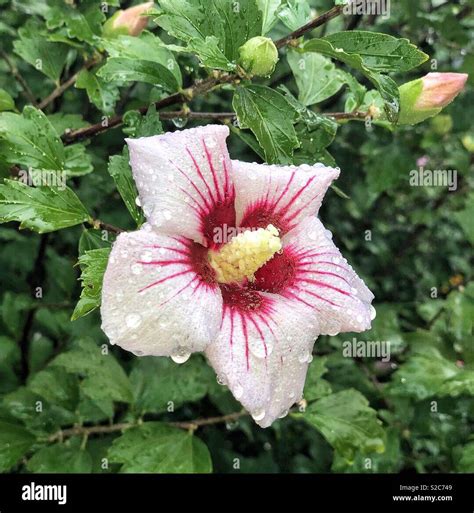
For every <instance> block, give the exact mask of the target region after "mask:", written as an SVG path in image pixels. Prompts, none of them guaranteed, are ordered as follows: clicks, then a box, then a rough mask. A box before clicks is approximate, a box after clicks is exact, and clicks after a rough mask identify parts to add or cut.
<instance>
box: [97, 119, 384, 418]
mask: <svg viewBox="0 0 474 513" xmlns="http://www.w3.org/2000/svg"><path fill="white" fill-rule="evenodd" d="M228 134H229V130H228V128H227V127H225V126H216V125H208V126H205V127H200V128H193V129H189V130H183V131H177V132H174V133H167V134H164V135H159V136H154V137H144V138H141V139H129V140H127V143H128V145H129V148H130V162H131V166H132V170H133V175H134V178H135V182H136V184H137V187H138V191H139V195H140V202H141V205H142V206H143V210H144V212H145V214H146V216H147V221H148V222H147V223H146V224H145V225H144V226H143V227H142V228H141V229H140V230H138V231H136V232H133V233H124V234H121V235H120V236H119V237H118V238H117V241H116V242H115V244H114V246H113V249H112V253H111V257H110V261H109V264H108V267H107V270H106V273H105V276H104V283H103V293H102V319H103V324H102V327H103V329H104V331H105V333H106V334H107V335H108V337H109V339H110V341H111V343H112V344H118V345H120V346H121V347H123V348H125V349H127V350H129V351H132V352H134V353H135V354H137V355H155V356H171V357H172V358H173V359H174V360H175V361H177V362H184V361H186V359H187V358H188V357H189V355H190V354H191V353H193V352H195V351H204V353H205V355H206V357H207V359H208V361H209V363H210V364H211V365H212V367H213V368H214V369H215V371H216V373H217V375H218V378H219V381H221V382H223V383H225V384H226V385H227V386H228V387H229V388H230V390H231V391H232V393H233V394H234V396H235V397H236V399H238V400H239V401H240V402H241V403H242V404H243V406H244V407H245V408H246V409H247V410H248V411H249V412H250V413H251V414H252V416H253V417H254V419H255V421H256V422H257V423H258V424H259V425H260V426H262V427H267V426H269V425H270V424H271V423H272V422H273V421H274V420H275V419H277V418H278V417H280V416H281V415H283V414H284V413H285V412H287V411H288V409H289V408H290V407H291V406H292V405H293V404H294V403H295V402H297V401H299V400H300V399H301V397H302V393H303V386H304V382H305V377H306V372H307V369H308V365H309V363H310V361H311V353H312V349H313V345H314V342H315V339H316V338H317V337H318V335H319V334H329V335H335V334H337V333H339V332H343V331H356V332H360V331H364V330H366V329H369V328H370V324H371V318H373V314H372V312H374V309H373V307H371V305H370V303H371V301H372V299H373V294H372V293H371V292H370V291H369V289H368V288H367V287H366V286H365V284H364V283H363V281H362V280H361V279H360V278H359V277H358V276H357V275H356V274H355V272H354V271H353V269H352V268H351V267H350V265H349V264H348V263H347V261H346V260H345V259H344V258H343V257H342V256H341V254H340V252H339V250H338V249H337V248H336V246H335V245H334V243H333V242H332V240H331V236H330V233H329V232H328V231H327V230H325V229H324V227H323V225H322V224H321V222H320V221H319V220H318V219H317V217H316V215H317V213H318V210H319V207H320V206H321V201H322V199H323V196H324V194H325V192H326V190H327V188H328V187H329V185H330V184H331V182H332V181H333V180H334V179H335V178H337V176H338V175H339V170H336V169H332V168H329V167H325V166H324V165H322V164H316V165H314V166H308V165H303V166H299V167H295V166H281V167H280V166H270V165H263V164H249V163H245V162H239V161H231V160H230V158H229V154H228V151H227V147H226V144H225V139H226V137H227V136H228ZM229 234H230V235H231V237H232V236H233V238H231V240H228V235H229Z"/></svg>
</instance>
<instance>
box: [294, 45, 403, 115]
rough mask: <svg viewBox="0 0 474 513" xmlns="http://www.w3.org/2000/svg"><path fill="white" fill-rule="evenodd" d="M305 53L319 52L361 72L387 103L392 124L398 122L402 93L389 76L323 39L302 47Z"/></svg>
mask: <svg viewBox="0 0 474 513" xmlns="http://www.w3.org/2000/svg"><path fill="white" fill-rule="evenodd" d="M302 51H303V52H317V53H321V54H323V55H327V56H328V57H332V58H333V59H337V60H339V61H341V62H344V63H345V64H347V65H349V66H351V67H353V68H354V69H356V70H358V71H360V72H361V73H362V74H363V75H365V77H366V78H368V79H369V80H370V81H371V82H372V83H373V84H374V86H375V87H376V88H377V90H378V91H379V92H380V94H381V95H382V98H383V99H384V101H385V111H386V113H387V117H388V119H389V120H390V121H391V122H396V120H397V118H398V114H399V110H400V93H399V90H398V86H397V84H396V83H395V82H394V81H393V80H392V79H391V78H390V77H388V76H386V75H382V74H381V73H379V72H377V71H376V70H373V69H371V68H370V67H368V66H367V65H366V64H365V63H364V61H363V59H362V57H361V56H360V55H358V54H356V53H347V52H345V51H344V50H343V49H342V48H337V47H335V46H333V45H332V43H331V42H330V41H329V40H327V39H325V38H323V39H311V40H310V41H308V42H307V43H305V44H304V45H303V46H302Z"/></svg>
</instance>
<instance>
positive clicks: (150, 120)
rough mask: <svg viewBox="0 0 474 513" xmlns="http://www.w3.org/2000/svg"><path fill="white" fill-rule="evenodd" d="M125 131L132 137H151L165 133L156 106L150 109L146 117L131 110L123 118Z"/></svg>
mask: <svg viewBox="0 0 474 513" xmlns="http://www.w3.org/2000/svg"><path fill="white" fill-rule="evenodd" d="M123 124H124V125H125V128H123V131H124V132H125V133H126V134H127V135H130V136H131V137H150V136H152V135H159V134H162V133H163V125H162V124H161V121H160V115H159V114H158V112H156V107H155V105H152V106H151V107H149V108H148V110H147V112H146V114H145V115H142V114H140V112H138V111H136V110H129V111H127V112H126V113H125V114H124V116H123Z"/></svg>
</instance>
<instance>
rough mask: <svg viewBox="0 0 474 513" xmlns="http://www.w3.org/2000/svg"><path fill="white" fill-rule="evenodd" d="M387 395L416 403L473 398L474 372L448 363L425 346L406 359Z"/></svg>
mask: <svg viewBox="0 0 474 513" xmlns="http://www.w3.org/2000/svg"><path fill="white" fill-rule="evenodd" d="M389 390H390V393H391V394H393V395H395V396H400V397H414V398H416V399H418V400H422V399H426V398H428V397H433V396H439V397H443V396H451V397H458V396H459V395H461V394H471V395H472V394H474V371H473V370H469V369H462V368H460V367H458V366H457V365H456V364H455V363H453V362H451V361H449V360H447V359H446V358H444V356H442V355H441V353H440V352H439V350H438V349H436V348H435V347H431V346H426V347H423V348H421V350H420V349H419V352H418V353H417V354H414V355H413V356H411V357H409V359H408V360H407V362H406V363H404V364H402V365H401V366H400V368H399V369H398V370H397V372H396V373H395V374H394V375H393V377H392V383H391V384H390V388H389Z"/></svg>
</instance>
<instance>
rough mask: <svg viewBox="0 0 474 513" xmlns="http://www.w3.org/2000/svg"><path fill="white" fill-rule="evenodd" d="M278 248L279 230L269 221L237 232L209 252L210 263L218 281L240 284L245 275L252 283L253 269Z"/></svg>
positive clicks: (256, 268)
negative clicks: (260, 225) (257, 226)
mask: <svg viewBox="0 0 474 513" xmlns="http://www.w3.org/2000/svg"><path fill="white" fill-rule="evenodd" d="M281 249H282V244H281V240H280V237H279V232H278V230H277V229H276V228H275V227H274V226H273V225H271V224H269V225H268V226H267V227H266V228H259V229H258V230H248V231H245V232H243V233H240V234H239V235H237V236H235V237H234V238H233V239H232V240H231V241H230V242H228V243H227V244H225V245H224V246H222V247H221V248H220V250H219V251H214V250H211V251H209V262H210V264H211V266H212V268H213V269H214V271H215V272H216V277H217V281H218V282H219V283H241V282H242V281H243V280H244V279H245V278H246V279H248V280H249V281H251V282H252V281H254V279H255V278H254V274H255V272H256V271H258V269H260V268H261V267H262V266H263V265H264V264H265V263H266V262H268V261H269V260H270V259H271V258H272V257H273V255H274V254H275V253H277V252H279V251H281Z"/></svg>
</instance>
